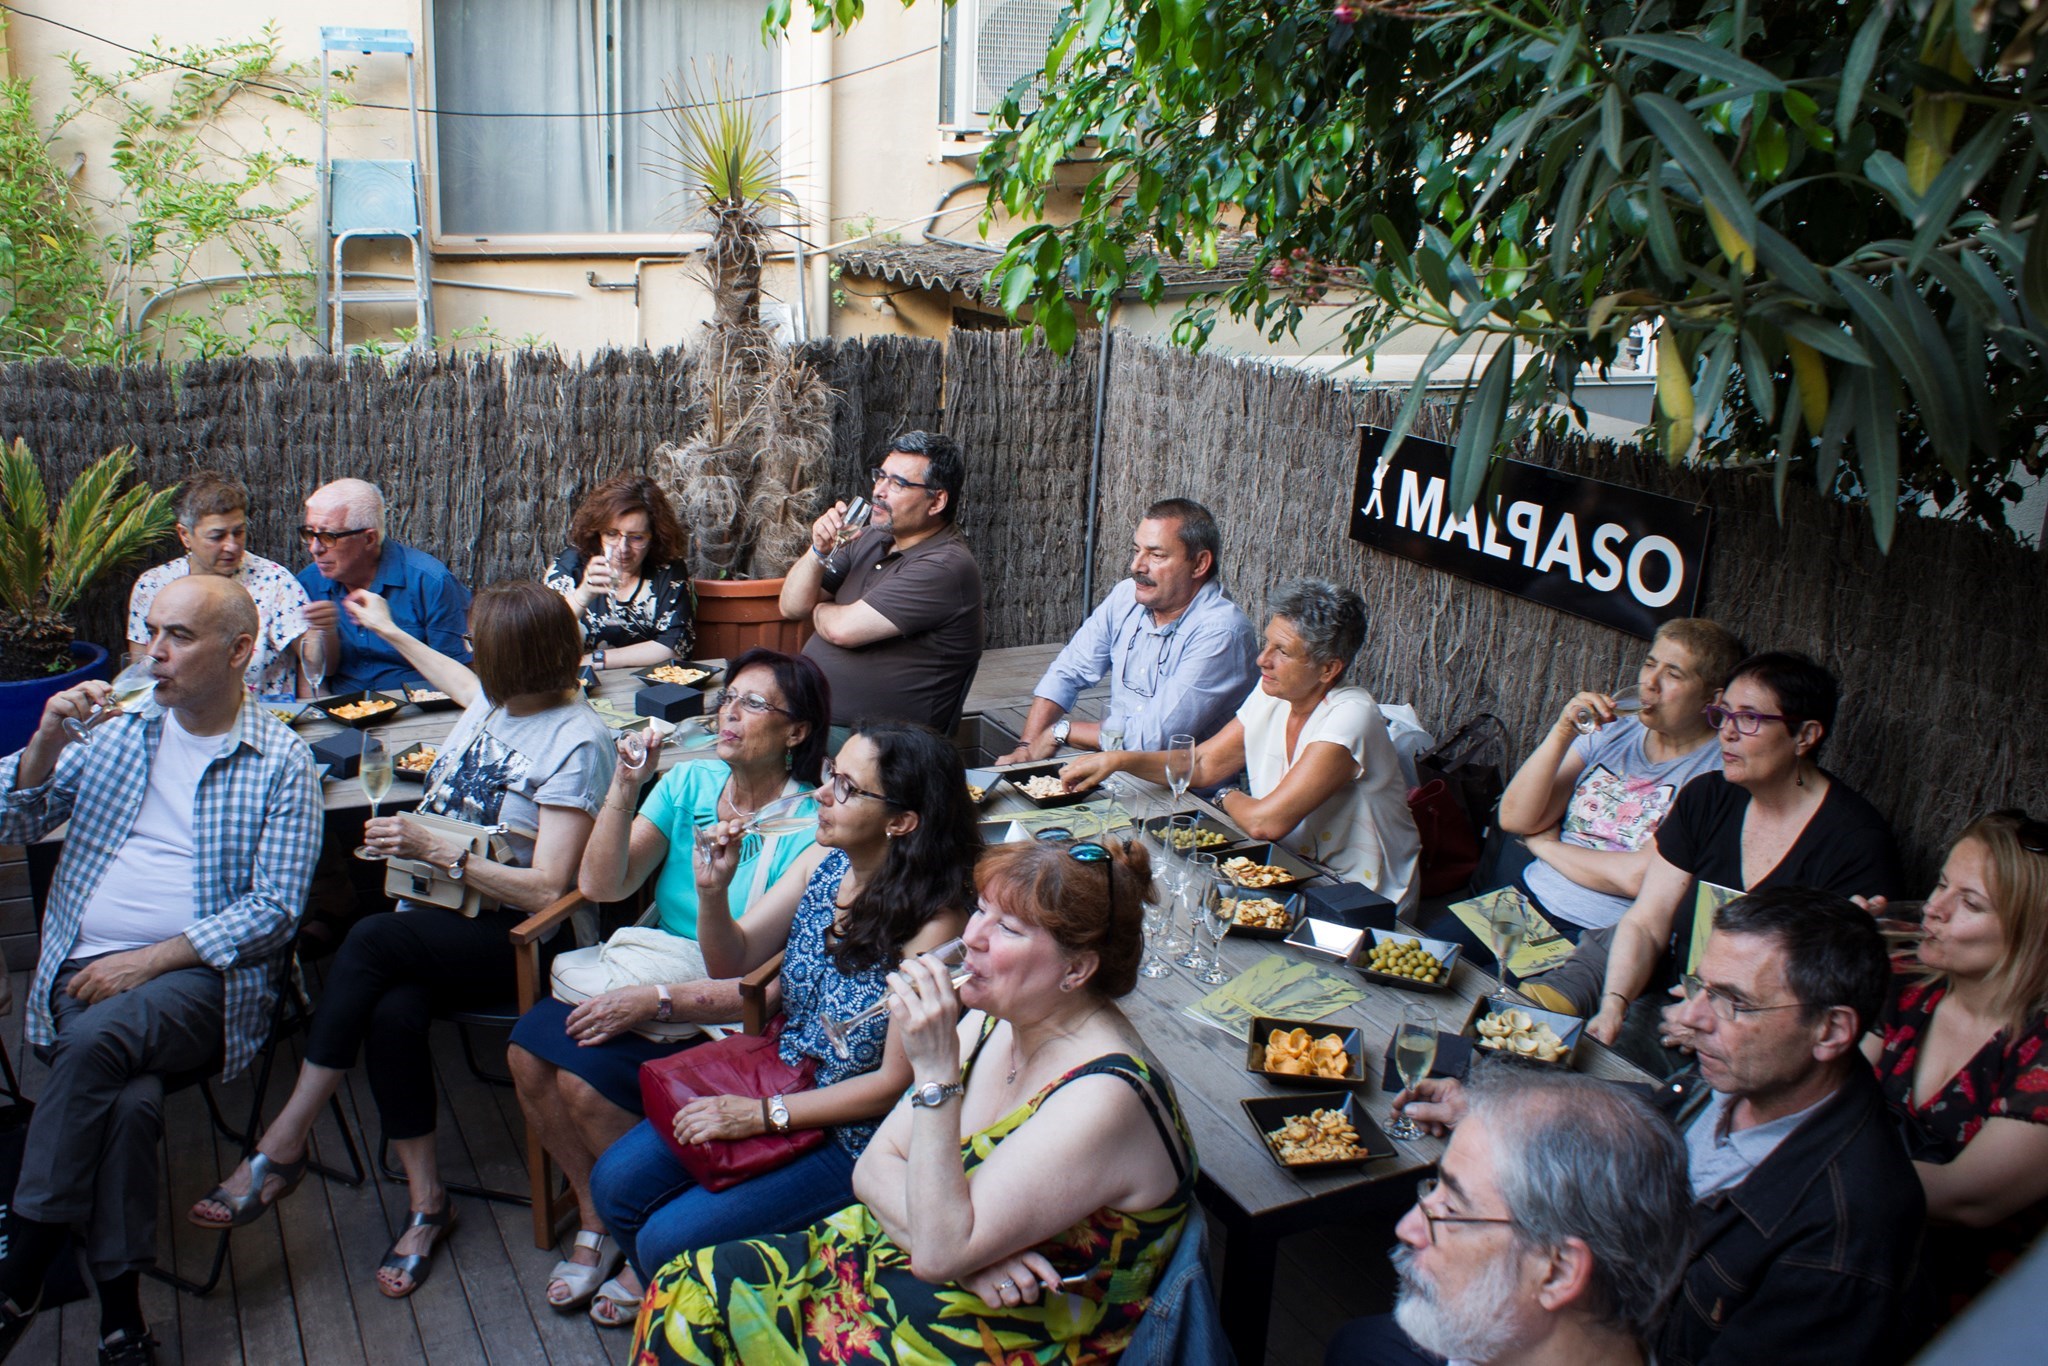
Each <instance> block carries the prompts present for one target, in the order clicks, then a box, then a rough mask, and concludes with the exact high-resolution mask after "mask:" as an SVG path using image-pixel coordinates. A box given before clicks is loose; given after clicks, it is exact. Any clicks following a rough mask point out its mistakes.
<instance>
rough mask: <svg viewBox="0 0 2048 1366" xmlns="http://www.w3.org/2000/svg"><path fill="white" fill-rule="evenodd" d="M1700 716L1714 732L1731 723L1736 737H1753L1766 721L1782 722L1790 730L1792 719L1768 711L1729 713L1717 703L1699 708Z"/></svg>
mask: <svg viewBox="0 0 2048 1366" xmlns="http://www.w3.org/2000/svg"><path fill="white" fill-rule="evenodd" d="M1700 715H1702V716H1704V717H1706V718H1707V724H1708V725H1710V726H1712V727H1713V728H1714V729H1715V730H1720V729H1721V728H1722V727H1723V726H1725V725H1727V724H1728V723H1729V722H1730V721H1733V722H1734V723H1735V733H1736V734H1737V735H1755V734H1756V733H1757V732H1758V731H1760V730H1762V729H1763V728H1764V722H1766V721H1783V722H1784V723H1785V729H1786V730H1791V729H1792V718H1791V717H1789V716H1779V715H1778V714H1776V713H1775V712H1768V711H1730V710H1729V709H1728V708H1726V707H1724V706H1722V705H1721V704H1720V703H1718V702H1715V703H1711V704H1709V705H1708V706H1705V707H1702V708H1700Z"/></svg>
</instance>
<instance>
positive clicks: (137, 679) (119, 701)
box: [64, 655, 156, 740]
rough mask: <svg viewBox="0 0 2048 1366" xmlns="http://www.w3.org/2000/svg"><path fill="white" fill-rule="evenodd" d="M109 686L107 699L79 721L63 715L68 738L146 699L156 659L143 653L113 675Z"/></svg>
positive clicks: (150, 692) (82, 735) (153, 681)
mask: <svg viewBox="0 0 2048 1366" xmlns="http://www.w3.org/2000/svg"><path fill="white" fill-rule="evenodd" d="M111 689H112V690H111V691H109V692H108V693H107V700H106V701H104V702H102V703H100V704H99V705H97V706H95V707H94V708H93V709H92V715H91V716H88V717H86V718H85V719H84V720H83V721H80V720H79V719H78V718H76V717H73V716H67V717H65V718H64V729H65V732H66V733H67V734H69V735H70V736H71V738H72V739H74V740H83V739H85V738H86V736H87V735H89V734H90V733H91V732H92V731H94V730H96V729H97V728H98V727H99V724H100V723H101V722H102V721H111V720H113V719H114V718H115V717H117V716H120V715H121V714H123V713H124V712H129V711H133V710H135V709H136V708H138V707H140V706H142V704H143V703H145V702H147V701H149V699H150V698H151V697H152V696H154V695H155V693H156V661H155V660H153V659H151V658H150V657H149V656H148V655H144V656H143V657H142V658H140V659H138V660H136V661H135V662H134V663H133V664H130V665H129V666H128V667H127V668H125V669H123V670H121V672H119V673H117V674H115V675H114V681H113V684H112V685H111Z"/></svg>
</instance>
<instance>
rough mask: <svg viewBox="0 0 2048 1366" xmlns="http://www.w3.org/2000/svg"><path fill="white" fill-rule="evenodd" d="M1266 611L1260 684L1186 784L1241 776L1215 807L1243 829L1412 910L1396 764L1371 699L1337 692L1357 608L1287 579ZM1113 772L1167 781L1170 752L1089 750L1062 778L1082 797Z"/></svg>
mask: <svg viewBox="0 0 2048 1366" xmlns="http://www.w3.org/2000/svg"><path fill="white" fill-rule="evenodd" d="M1268 610H1269V612H1270V614H1271V619H1270V620H1269V621H1268V622H1267V623H1266V640H1265V648H1264V649H1262V650H1261V651H1260V652H1259V686H1258V687H1256V688H1254V689H1252V691H1251V695H1250V696H1249V697H1247V698H1245V700H1244V703H1243V705H1241V706H1240V707H1239V708H1238V709H1237V715H1236V716H1235V717H1234V718H1232V719H1231V720H1230V721H1229V722H1227V723H1225V725H1224V727H1223V729H1222V730H1220V731H1218V732H1217V733H1216V734H1215V736H1213V737H1212V738H1211V739H1209V740H1207V741H1205V742H1204V743H1202V744H1201V745H1198V746H1196V748H1195V775H1194V779H1193V781H1192V782H1191V783H1190V784H1189V786H1191V787H1197V788H1202V787H1214V786H1215V785H1217V784H1218V783H1222V782H1226V781H1228V780H1229V779H1231V778H1233V777H1235V776H1236V775H1237V774H1239V773H1243V774H1244V775H1245V779H1246V782H1247V784H1248V785H1249V787H1250V791H1248V792H1246V791H1239V790H1236V789H1232V790H1230V791H1227V792H1225V793H1224V794H1223V795H1222V797H1221V798H1220V799H1219V800H1218V803H1217V804H1218V805H1219V806H1221V807H1222V808H1223V811H1224V814H1226V815H1228V816H1229V817H1230V819H1231V821H1232V822H1233V823H1235V824H1236V825H1237V827H1238V828H1239V829H1241V830H1243V831H1244V832H1245V833H1246V834H1248V835H1250V836H1252V837H1253V838H1254V839H1262V840H1274V841H1277V842H1278V843H1280V844H1282V845H1285V846H1286V847H1287V848H1289V849H1292V850H1294V851H1295V852H1296V853H1298V854H1306V855H1307V856H1308V857H1310V858H1312V859H1316V860H1318V861H1319V862H1321V863H1323V864H1325V865H1326V866H1328V867H1329V868H1330V870H1331V871H1332V872H1335V873H1336V874H1337V875H1338V876H1340V877H1343V878H1347V879H1349V880H1351V881H1354V882H1362V883H1364V884H1365V885H1366V886H1367V887H1370V888H1371V889H1372V890H1373V891H1375V892H1378V893H1379V894H1380V895H1381V896H1383V897H1386V898H1387V899H1388V900H1389V901H1392V902H1395V903H1396V904H1397V905H1399V907H1400V908H1401V909H1402V910H1403V911H1408V910H1412V909H1413V908H1414V906H1415V903H1416V901H1417V899H1418V898H1419V896H1420V894H1421V888H1420V882H1419V879H1418V878H1417V876H1416V865H1417V863H1418V861H1419V860H1420V858H1421V855H1422V840H1421V837H1420V836H1419V835H1418V834H1417V833H1416V830H1415V818H1414V817H1413V816H1411V815H1410V814H1409V812H1408V785H1407V782H1406V780H1405V779H1404V778H1403V777H1402V775H1401V763H1400V759H1399V756H1397V755H1396V753H1395V752H1394V742H1393V739H1392V737H1391V736H1390V735H1389V734H1388V733H1387V721H1386V718H1385V717H1384V716H1382V715H1381V714H1380V709H1379V704H1378V703H1376V702H1374V701H1373V697H1372V694H1371V693H1369V692H1367V691H1366V690H1365V689H1364V688H1358V687H1343V686H1339V684H1338V680H1340V679H1341V678H1343V676H1344V672H1345V670H1347V669H1349V668H1350V667H1351V662H1352V660H1353V659H1354V658H1356V657H1357V654H1358V650H1359V647H1360V646H1362V645H1363V644H1364V643H1365V601H1364V599H1362V598H1360V597H1359V596H1358V594H1357V593H1355V592H1353V591H1352V590H1350V589H1348V588H1339V587H1338V586H1337V585H1336V584H1334V583H1331V582H1329V581H1328V580H1326V579H1293V580H1290V581H1289V582H1287V583H1283V584H1281V585H1280V586H1279V587H1278V588H1276V589H1275V590H1274V591H1273V594H1272V598H1271V600H1270V602H1269V604H1268ZM1118 771H1122V772H1126V773H1132V774H1136V775H1137V776H1138V777H1141V778H1146V779H1149V780H1150V781H1152V782H1155V783H1163V782H1165V781H1166V756H1165V754H1164V753H1157V752H1154V753H1141V752H1126V753H1121V754H1119V753H1109V754H1087V755H1083V756H1081V757H1080V758H1078V759H1075V760H1074V761H1073V762H1072V763H1070V764H1068V765H1067V766H1066V767H1065V768H1064V769H1062V770H1061V771H1060V776H1061V777H1062V778H1063V779H1065V781H1066V784H1067V786H1068V787H1069V788H1072V789H1074V790H1077V791H1085V790H1086V789H1088V788H1092V787H1094V786H1095V785H1096V784H1097V783H1099V782H1101V781H1102V780H1103V779H1104V778H1105V777H1107V776H1108V775H1109V774H1111V773H1114V772H1118Z"/></svg>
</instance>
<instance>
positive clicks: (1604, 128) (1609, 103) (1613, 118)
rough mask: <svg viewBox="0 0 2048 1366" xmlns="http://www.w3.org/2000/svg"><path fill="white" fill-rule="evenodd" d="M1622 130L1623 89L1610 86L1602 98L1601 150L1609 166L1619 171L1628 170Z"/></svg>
mask: <svg viewBox="0 0 2048 1366" xmlns="http://www.w3.org/2000/svg"><path fill="white" fill-rule="evenodd" d="M1621 130H1622V108H1621V87H1619V86H1613V85H1610V86H1608V87H1607V93H1606V94H1604V95H1602V96H1601V97H1600V150H1601V151H1602V152H1604V153H1606V154H1607V161H1608V164H1609V165H1611V166H1613V167H1614V169H1615V170H1617V171H1625V170H1627V169H1628V167H1626V166H1625V165H1623V164H1622V160H1621V141H1622V132H1621Z"/></svg>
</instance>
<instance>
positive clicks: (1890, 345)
mask: <svg viewBox="0 0 2048 1366" xmlns="http://www.w3.org/2000/svg"><path fill="white" fill-rule="evenodd" d="M1829 275H1830V276H1831V277H1832V278H1833V280H1834V282H1835V285H1836V287H1837V288H1838V289H1840V290H1841V291H1842V297H1843V298H1845V299H1847V300H1848V302H1849V310H1850V312H1852V313H1854V314H1855V315H1856V321H1857V324H1858V328H1859V330H1860V331H1862V332H1863V333H1865V334H1866V335H1867V336H1869V337H1870V338H1871V339H1872V340H1874V341H1875V342H1876V343H1877V345H1878V347H1879V348H1880V349H1881V350H1882V351H1883V352H1884V354H1885V355H1886V357H1888V358H1889V359H1890V361H1891V365H1892V367H1896V369H1897V370H1898V372H1899V373H1900V374H1902V375H1904V376H1905V378H1906V383H1907V386H1908V387H1909V388H1911V389H1912V391H1913V396H1914V397H1915V398H1916V399H1918V400H1919V403H1920V422H1921V425H1922V426H1923V427H1925V428H1926V430H1927V439H1928V440H1929V441H1930V442H1932V443H1933V445H1934V449H1935V451H1936V453H1937V454H1939V455H1940V456H1941V458H1942V461H1943V463H1947V462H1948V461H1949V460H1950V459H1951V458H1952V457H1953V456H1954V455H1955V454H1956V453H1958V452H1961V451H1962V450H1963V448H1964V447H1965V446H1966V445H1967V444H1968V442H1969V436H1968V432H1967V429H1966V428H1965V426H1964V423H1963V415H1962V413H1961V411H1960V410H1959V409H1958V408H1957V406H1956V405H1957V402H1958V398H1959V396H1958V395H1957V393H1956V392H1955V386H1954V382H1953V380H1951V381H1950V382H1948V383H1946V384H1944V383H1943V378H1942V375H1941V371H1940V367H1939V365H1938V364H1937V362H1936V361H1935V358H1934V357H1932V356H1929V355H1927V354H1926V353H1925V352H1924V351H1922V350H1921V349H1920V346H1919V344H1918V342H1916V341H1915V339H1914V337H1913V328H1912V323H1911V322H1910V321H1909V320H1908V319H1907V318H1906V316H1905V314H1904V312H1903V310H1901V309H1900V308H1899V307H1898V306H1897V305H1896V304H1895V303H1894V301H1892V300H1888V299H1886V298H1885V296H1884V295H1882V294H1880V293H1879V292H1878V291H1877V289H1876V287H1875V286H1873V285H1872V284H1871V283H1870V282H1869V281H1868V280H1865V279H1864V278H1863V277H1862V276H1860V275H1857V274H1855V273H1854V272H1852V271H1847V270H1842V269H1840V268H1832V269H1830V271H1829ZM1872 368H1873V369H1876V368H1880V367H1875V366H1873V367H1872ZM1952 373H1953V370H1952V369H1951V374H1952ZM1893 444H1894V445H1896V444H1897V433H1896V431H1895V432H1894V434H1893ZM1965 458H1967V457H1965Z"/></svg>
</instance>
